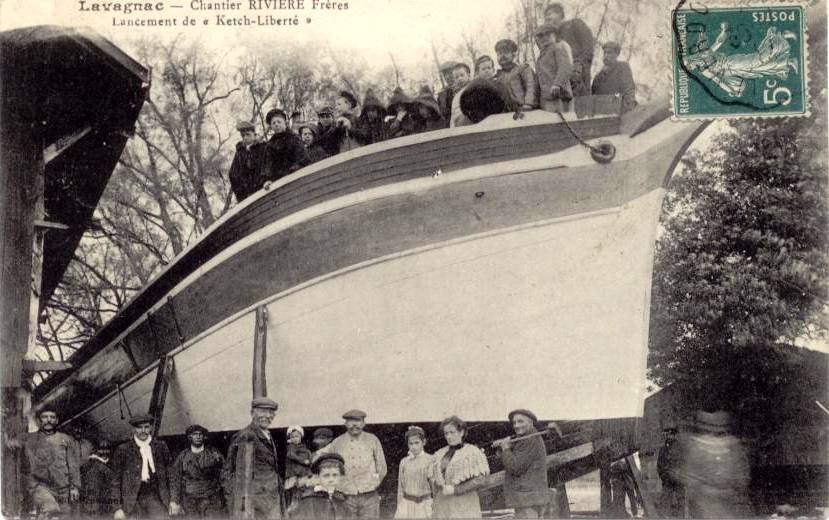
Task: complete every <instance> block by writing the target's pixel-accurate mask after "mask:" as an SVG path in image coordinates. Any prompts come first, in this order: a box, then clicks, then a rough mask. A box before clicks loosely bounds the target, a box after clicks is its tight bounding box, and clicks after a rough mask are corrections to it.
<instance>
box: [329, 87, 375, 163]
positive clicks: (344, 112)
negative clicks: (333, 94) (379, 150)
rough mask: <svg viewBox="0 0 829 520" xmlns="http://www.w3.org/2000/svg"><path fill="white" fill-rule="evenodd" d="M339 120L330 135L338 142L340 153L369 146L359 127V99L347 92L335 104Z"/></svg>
mask: <svg viewBox="0 0 829 520" xmlns="http://www.w3.org/2000/svg"><path fill="white" fill-rule="evenodd" d="M334 108H335V110H336V113H337V118H336V119H335V121H334V128H332V129H331V130H330V131H329V133H330V134H331V136H332V137H333V138H334V139H336V140H337V145H338V146H339V152H340V153H343V152H348V151H351V150H353V149H355V148H359V147H360V146H363V145H364V144H367V141H366V139H367V136H366V134H365V133H364V132H362V131H361V130H360V128H359V127H358V126H357V115H356V114H355V111H356V110H357V98H356V97H354V94H352V93H351V92H349V91H347V90H343V91H340V95H339V96H338V97H337V100H336V101H335V102H334Z"/></svg>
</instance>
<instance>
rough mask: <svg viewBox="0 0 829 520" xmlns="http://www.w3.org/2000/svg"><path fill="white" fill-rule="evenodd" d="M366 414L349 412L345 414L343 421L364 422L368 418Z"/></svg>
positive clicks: (357, 411)
mask: <svg viewBox="0 0 829 520" xmlns="http://www.w3.org/2000/svg"><path fill="white" fill-rule="evenodd" d="M366 415H368V414H366V412H364V411H362V410H356V409H355V410H349V411H347V412H345V413H344V414H343V419H358V420H363V419H365V418H366Z"/></svg>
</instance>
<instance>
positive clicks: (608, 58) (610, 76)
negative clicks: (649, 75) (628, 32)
mask: <svg viewBox="0 0 829 520" xmlns="http://www.w3.org/2000/svg"><path fill="white" fill-rule="evenodd" d="M602 50H603V51H604V55H603V57H602V59H603V60H604V68H602V70H601V71H599V73H598V74H596V78H595V79H594V80H593V94H594V95H599V96H607V95H611V96H617V97H618V98H620V101H621V105H622V106H621V110H622V113H625V112H628V111H629V110H632V109H633V108H634V107H635V106H636V84H635V83H634V82H633V73H632V72H631V70H630V65H628V63H627V62H626V61H619V52H620V50H621V46H620V45H619V44H618V43H616V42H606V43H605V44H604V45H602Z"/></svg>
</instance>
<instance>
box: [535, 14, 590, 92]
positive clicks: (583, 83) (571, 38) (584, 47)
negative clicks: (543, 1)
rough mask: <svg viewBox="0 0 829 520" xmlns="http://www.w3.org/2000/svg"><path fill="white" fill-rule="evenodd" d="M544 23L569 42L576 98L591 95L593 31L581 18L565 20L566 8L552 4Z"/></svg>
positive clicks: (545, 15) (571, 80) (572, 82)
mask: <svg viewBox="0 0 829 520" xmlns="http://www.w3.org/2000/svg"><path fill="white" fill-rule="evenodd" d="M544 23H548V24H550V25H552V26H553V27H555V28H556V29H557V30H558V35H559V38H560V39H561V40H562V41H565V42H567V44H568V45H569V46H570V50H571V51H572V53H573V74H572V76H571V77H570V83H571V84H572V87H573V95H574V96H589V95H590V67H592V66H593V44H594V40H593V31H591V30H590V27H588V26H587V24H586V23H584V21H583V20H582V19H580V18H571V19H570V20H565V19H564V7H563V6H562V5H561V4H559V3H552V4H550V5H548V6H547V8H546V9H545V10H544Z"/></svg>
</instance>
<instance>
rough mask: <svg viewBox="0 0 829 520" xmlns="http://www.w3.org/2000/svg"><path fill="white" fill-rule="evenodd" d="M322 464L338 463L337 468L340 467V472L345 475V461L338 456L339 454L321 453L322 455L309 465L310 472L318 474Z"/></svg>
mask: <svg viewBox="0 0 829 520" xmlns="http://www.w3.org/2000/svg"><path fill="white" fill-rule="evenodd" d="M324 462H336V463H338V464H339V466H340V471H341V472H342V473H343V474H345V459H343V456H342V455H340V454H339V453H323V454H322V455H320V456H319V457H317V460H315V461H314V462H312V463H311V471H313V472H314V473H319V472H320V466H321V465H322V464H323V463H324Z"/></svg>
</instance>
